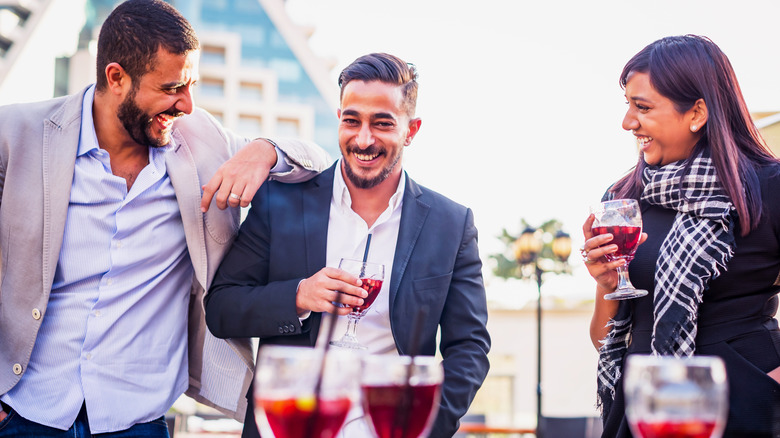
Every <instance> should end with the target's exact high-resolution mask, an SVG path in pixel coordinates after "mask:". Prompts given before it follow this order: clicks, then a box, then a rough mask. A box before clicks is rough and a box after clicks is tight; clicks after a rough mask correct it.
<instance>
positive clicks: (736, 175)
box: [611, 35, 777, 235]
mask: <svg viewBox="0 0 780 438" xmlns="http://www.w3.org/2000/svg"><path fill="white" fill-rule="evenodd" d="M632 73H646V74H647V75H648V76H649V78H650V83H651V84H652V86H653V88H655V89H656V90H657V91H658V93H660V94H661V95H662V96H664V97H666V98H667V99H669V100H671V101H672V102H673V103H674V105H675V107H676V109H677V111H678V112H679V113H684V112H686V111H688V110H689V109H690V108H691V107H693V105H694V104H695V103H696V101H698V100H699V99H703V100H704V102H705V104H706V105H707V113H708V119H707V123H705V125H704V126H703V127H702V130H703V134H702V136H701V138H700V139H699V142H698V143H697V144H696V146H695V147H694V151H693V153H692V154H691V158H693V157H695V156H696V155H698V152H699V151H701V150H702V149H704V148H708V149H709V151H710V154H711V157H712V160H713V162H714V164H715V168H716V170H717V172H718V176H719V177H720V180H721V184H722V185H723V189H724V190H725V191H726V193H727V194H728V196H729V198H730V199H731V202H732V203H733V204H734V207H735V208H736V210H737V214H738V216H739V219H740V225H741V227H742V235H745V234H747V233H748V232H749V231H751V230H753V229H755V228H756V227H757V226H758V222H759V220H760V219H761V210H762V204H761V198H760V192H761V188H760V186H759V183H758V179H757V177H756V168H757V167H758V166H761V165H765V164H767V163H776V162H777V159H776V158H775V157H774V156H773V155H772V152H771V151H770V150H769V148H768V147H767V145H766V143H765V142H764V140H763V138H762V137H761V134H760V133H759V132H758V129H757V128H756V125H755V124H754V123H753V119H752V118H751V116H750V112H749V111H748V109H747V105H746V104H745V100H744V98H743V97H742V91H741V90H740V87H739V83H738V82H737V76H736V74H735V73H734V69H733V68H732V66H731V62H729V59H728V58H727V57H726V55H725V54H724V53H723V52H722V51H721V50H720V48H719V47H718V46H717V45H716V44H715V43H714V42H712V41H711V40H710V39H709V38H707V37H703V36H698V35H681V36H670V37H666V38H661V39H660V40H657V41H655V42H653V43H651V44H649V45H648V46H647V47H645V48H644V49H642V50H641V51H640V52H639V53H637V54H636V55H634V57H633V58H631V60H629V61H628V63H627V64H626V65H625V67H624V68H623V72H622V73H621V74H620V85H621V86H622V87H623V88H625V87H626V84H627V83H628V80H629V77H630V76H631V74H632ZM688 164H690V159H689V160H688ZM646 166H647V164H646V163H645V162H644V161H643V160H642V158H641V156H640V158H639V162H638V164H637V166H636V167H635V168H634V170H633V171H632V172H631V173H629V174H628V175H626V176H625V177H624V178H623V179H621V180H620V181H618V182H617V183H616V184H615V185H614V186H613V187H612V190H611V191H612V192H614V193H615V194H616V196H617V197H630V198H637V199H638V198H639V196H640V194H641V192H642V188H643V186H644V184H643V182H642V172H643V169H644V168H645V167H646Z"/></svg>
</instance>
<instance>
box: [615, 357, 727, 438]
mask: <svg viewBox="0 0 780 438" xmlns="http://www.w3.org/2000/svg"><path fill="white" fill-rule="evenodd" d="M624 390H625V399H626V417H627V418H628V423H629V425H630V426H631V430H632V432H633V434H634V435H636V436H638V437H642V438H720V436H721V435H722V433H723V429H724V428H725V424H726V418H727V415H728V394H727V392H728V386H727V383H726V368H725V366H724V364H723V361H722V360H721V359H720V358H718V357H712V356H694V357H689V358H676V357H672V356H645V355H632V356H629V357H628V361H627V365H626V378H625V389H624Z"/></svg>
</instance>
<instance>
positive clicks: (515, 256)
mask: <svg viewBox="0 0 780 438" xmlns="http://www.w3.org/2000/svg"><path fill="white" fill-rule="evenodd" d="M520 225H521V226H520V228H521V229H522V230H523V231H522V233H521V234H519V235H513V234H510V233H509V232H508V231H507V230H506V228H503V229H502V230H501V234H500V235H499V236H498V239H499V240H501V241H502V242H504V245H506V249H505V250H504V251H503V252H501V253H498V254H491V255H489V257H490V258H491V259H493V260H495V261H496V264H495V266H494V267H493V274H495V275H496V276H497V277H501V278H521V279H522V278H526V279H527V278H531V277H532V276H533V275H534V273H533V271H529V270H527V269H524V265H528V264H532V262H533V261H537V262H538V264H539V268H541V270H542V271H544V272H554V273H556V274H568V273H571V268H570V267H569V264H568V263H565V262H566V260H562V259H561V256H564V257H565V258H566V259H568V256H569V254H570V253H571V239H570V238H569V235H568V234H566V233H565V232H564V231H563V224H562V223H561V222H560V221H559V220H557V219H549V220H547V221H545V222H544V223H542V225H540V226H539V227H538V228H535V227H533V226H531V225H530V224H529V223H528V222H526V220H525V219H521V220H520ZM524 234H526V235H527V236H528V237H531V236H532V237H533V238H534V241H535V242H536V243H535V244H536V245H540V246H541V248H539V247H536V248H533V252H534V254H531V255H530V256H531V257H532V258H531V259H528V260H523V258H527V257H529V255H528V249H527V248H524V246H527V245H528V243H527V242H525V241H524V240H523V239H521V237H522V236H523V235H524ZM532 245H533V243H532Z"/></svg>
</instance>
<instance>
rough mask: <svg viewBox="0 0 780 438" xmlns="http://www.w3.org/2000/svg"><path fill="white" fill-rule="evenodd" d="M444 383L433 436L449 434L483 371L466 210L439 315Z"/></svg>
mask: <svg viewBox="0 0 780 438" xmlns="http://www.w3.org/2000/svg"><path fill="white" fill-rule="evenodd" d="M439 324H440V328H441V340H440V343H439V350H440V351H441V354H442V357H443V362H442V365H443V367H444V375H445V382H444V385H442V390H441V402H440V407H439V413H438V414H437V416H436V420H435V423H434V425H433V428H432V429H431V435H430V436H431V437H434V438H445V437H451V436H452V435H454V434H455V432H457V430H458V427H459V423H460V418H461V417H462V416H463V415H465V414H466V412H467V411H468V408H469V406H470V405H471V402H472V401H473V400H474V396H475V395H476V393H477V390H478V389H479V388H480V386H482V382H483V381H484V380H485V377H486V376H487V373H488V369H489V368H490V363H489V362H488V357H487V354H488V351H489V350H490V335H489V334H488V331H487V299H486V296H485V286H484V283H483V281H482V261H481V260H480V258H479V250H478V248H477V229H476V227H475V226H474V216H473V214H472V212H471V210H470V209H468V210H467V212H466V220H465V225H464V229H463V237H462V240H461V242H460V247H459V249H458V255H457V258H456V261H455V266H454V269H453V274H452V280H451V283H450V289H449V292H448V294H447V300H446V302H445V304H444V309H443V311H442V314H441V319H440V322H439Z"/></svg>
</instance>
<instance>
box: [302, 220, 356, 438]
mask: <svg viewBox="0 0 780 438" xmlns="http://www.w3.org/2000/svg"><path fill="white" fill-rule="evenodd" d="M369 245H371V234H370V233H369V235H368V237H367V238H366V249H365V250H364V251H363V262H364V263H365V261H366V260H367V259H368V247H369ZM364 275H365V267H361V269H360V276H361V277H362V276H364ZM340 304H341V294H340V293H338V294H336V307H338V306H339V305H340ZM338 318H339V314H338V312H333V313H331V314H330V316H329V317H328V320H329V321H330V326H329V327H328V337H327V338H325V339H327V341H326V342H325V343H324V344H325V345H324V346H323V349H322V363H321V364H320V371H319V373H318V374H317V382H316V383H315V384H314V413H313V415H312V416H311V418H309V421H307V422H306V429H307V433H306V436H307V437H310V436H312V434H313V433H314V426H315V424H316V422H317V416H318V415H319V409H320V393H321V392H322V380H323V378H324V375H325V359H326V358H327V356H328V350H329V349H330V339H331V338H333V333H334V331H335V329H336V321H337V320H338Z"/></svg>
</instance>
